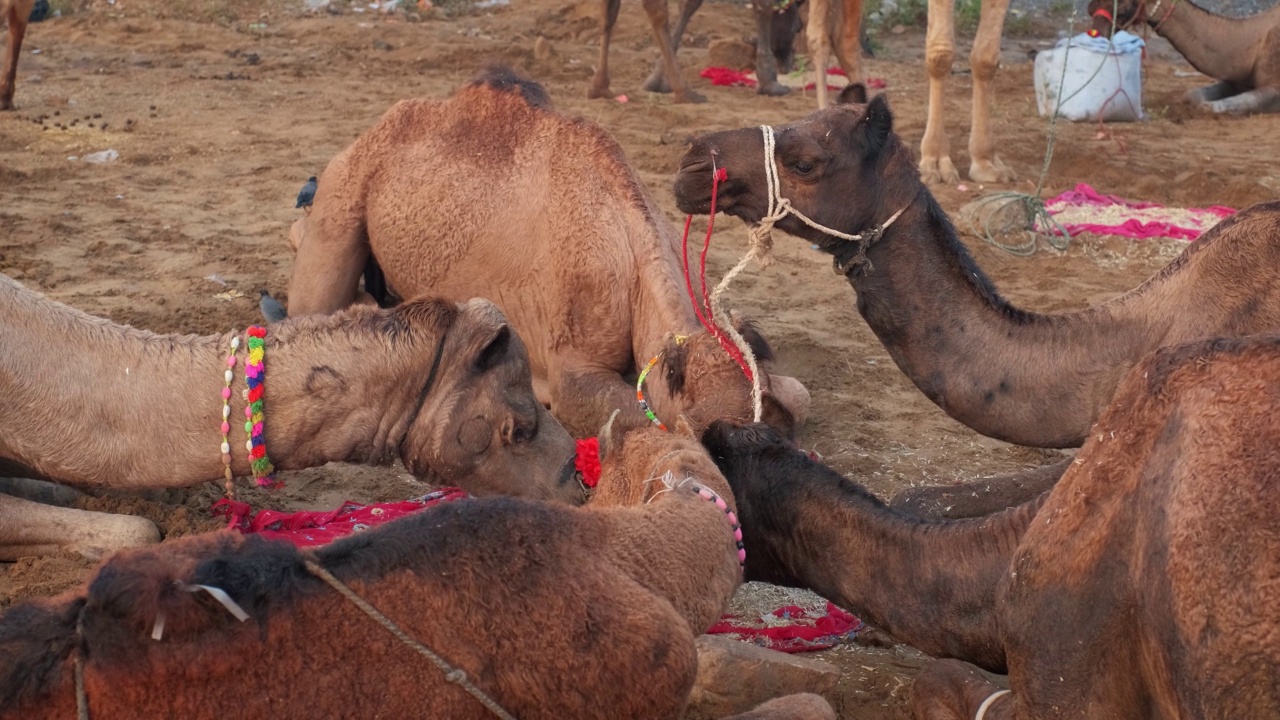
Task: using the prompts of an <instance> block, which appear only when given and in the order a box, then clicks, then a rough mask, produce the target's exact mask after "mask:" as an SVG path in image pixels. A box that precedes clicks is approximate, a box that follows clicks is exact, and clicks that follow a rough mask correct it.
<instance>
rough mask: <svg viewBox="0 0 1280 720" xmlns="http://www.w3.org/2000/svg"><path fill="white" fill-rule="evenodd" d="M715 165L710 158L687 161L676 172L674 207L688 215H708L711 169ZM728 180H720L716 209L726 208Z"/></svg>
mask: <svg viewBox="0 0 1280 720" xmlns="http://www.w3.org/2000/svg"><path fill="white" fill-rule="evenodd" d="M714 167H715V165H714V164H713V163H712V162H711V161H710V160H705V159H699V160H694V161H691V162H688V163H686V164H684V165H682V166H681V167H680V171H679V172H678V173H676V181H675V196H676V207H678V208H679V209H680V212H682V213H687V214H689V215H709V214H710V213H711V187H712V185H711V171H712V168H714ZM728 189H729V183H728V182H722V183H720V186H719V192H717V193H716V205H717V208H716V209H717V210H728V206H729V204H730V203H729V202H728V200H729V194H728V193H726V190H728Z"/></svg>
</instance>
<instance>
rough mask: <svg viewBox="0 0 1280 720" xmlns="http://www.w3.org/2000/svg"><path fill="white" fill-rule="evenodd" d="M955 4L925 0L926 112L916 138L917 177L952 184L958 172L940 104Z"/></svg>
mask: <svg viewBox="0 0 1280 720" xmlns="http://www.w3.org/2000/svg"><path fill="white" fill-rule="evenodd" d="M955 13H956V11H955V4H954V3H953V2H952V0H929V19H928V26H927V29H926V31H925V40H924V64H925V67H926V68H927V69H928V71H929V115H928V119H927V120H926V121H925V125H924V138H922V139H921V140H920V176H921V178H922V179H923V180H924V181H925V182H926V183H940V182H945V183H956V182H959V181H960V173H958V172H956V166H955V165H954V164H953V163H952V162H951V145H950V143H949V142H948V140H947V129H946V126H945V123H944V120H943V118H944V117H945V115H946V109H945V108H944V107H943V104H942V97H943V90H944V89H945V84H946V81H947V77H948V76H949V75H951V61H952V59H954V58H955V54H956V29H955Z"/></svg>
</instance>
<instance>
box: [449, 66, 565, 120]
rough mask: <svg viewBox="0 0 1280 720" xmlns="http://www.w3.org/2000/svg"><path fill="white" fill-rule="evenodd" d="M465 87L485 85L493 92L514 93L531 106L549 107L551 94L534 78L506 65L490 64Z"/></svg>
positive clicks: (546, 108) (540, 108)
mask: <svg viewBox="0 0 1280 720" xmlns="http://www.w3.org/2000/svg"><path fill="white" fill-rule="evenodd" d="M467 87H487V88H489V89H491V90H493V91H495V92H502V93H516V94H518V95H520V97H522V98H524V101H525V103H526V104H527V105H528V106H529V107H531V108H537V109H539V110H550V109H551V96H550V95H548V94H547V90H546V88H544V87H542V85H540V84H539V83H538V82H537V81H536V80H533V79H531V78H528V77H525V76H523V75H521V74H520V73H518V72H516V71H515V70H514V69H513V68H511V67H508V66H506V65H499V64H495V65H490V66H489V67H487V68H485V69H484V71H483V72H481V73H480V74H479V75H477V76H476V77H475V79H473V80H472V81H471V82H470V83H467Z"/></svg>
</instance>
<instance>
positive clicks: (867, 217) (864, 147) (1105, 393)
mask: <svg viewBox="0 0 1280 720" xmlns="http://www.w3.org/2000/svg"><path fill="white" fill-rule="evenodd" d="M840 100H841V104H839V105H836V106H834V107H831V108H828V109H826V110H820V111H818V112H816V113H813V114H811V115H809V116H808V117H806V118H805V119H803V120H801V121H799V122H795V123H791V124H789V125H783V126H780V127H777V128H773V132H774V134H775V137H776V142H777V145H776V151H775V154H774V158H772V160H773V161H774V162H775V163H776V165H777V168H778V178H779V182H780V190H781V194H782V196H783V197H785V198H788V199H789V200H790V201H791V204H792V206H794V207H795V208H796V209H797V210H799V211H800V212H802V213H804V215H806V216H807V217H809V218H811V219H813V220H814V221H816V222H817V223H820V224H822V225H825V226H826V227H828V228H832V229H834V230H836V231H839V232H842V233H846V234H850V235H858V236H860V237H861V238H862V239H860V240H854V241H849V240H843V239H837V238H835V237H832V236H828V235H826V234H824V233H822V232H820V231H818V230H815V229H813V228H810V227H809V226H808V225H805V224H803V223H802V222H801V221H799V220H798V219H796V218H795V217H794V216H787V217H785V218H784V219H782V220H781V221H779V222H778V223H777V225H776V227H778V228H780V229H782V230H784V231H786V232H787V233H790V234H792V235H795V236H797V237H800V238H803V239H805V240H806V241H807V242H812V243H817V244H818V246H819V247H820V248H821V249H822V250H824V251H825V252H827V253H830V254H831V255H833V256H834V260H835V265H836V269H837V272H842V273H843V274H844V275H845V276H846V277H847V278H848V280H849V284H850V285H851V286H852V287H853V289H854V292H855V293H856V295H857V305H858V311H859V313H861V315H862V317H863V319H865V320H866V321H867V324H868V325H869V326H870V327H871V329H872V331H874V332H875V334H876V337H878V338H879V339H880V341H881V342H882V343H884V346H885V348H886V349H887V350H888V351H889V354H890V356H891V357H892V358H893V360H894V362H896V363H897V364H898V367H899V368H901V370H902V371H903V372H904V373H906V375H907V376H908V377H910V378H911V380H912V382H914V383H915V384H916V387H918V388H920V390H921V391H922V392H924V394H925V395H927V396H928V397H929V399H930V400H932V401H933V402H934V403H936V404H937V405H938V406H939V407H941V408H942V409H943V410H944V411H946V413H947V414H948V415H950V416H951V417H953V418H955V419H956V420H959V421H960V422H962V423H964V424H965V425H968V426H969V427H971V428H973V429H974V430H976V431H978V432H980V433H982V434H983V435H987V436H990V437H994V438H998V439H1000V440H1005V441H1007V442H1012V443H1017V444H1020V445H1031V446H1037V447H1057V448H1062V447H1076V446H1079V445H1080V443H1081V442H1083V441H1084V439H1085V437H1086V435H1087V434H1088V432H1089V427H1090V426H1091V425H1092V424H1093V423H1094V421H1096V420H1097V419H1098V416H1099V415H1100V413H1101V412H1102V411H1103V409H1104V408H1106V407H1107V406H1108V405H1109V404H1110V402H1111V398H1112V396H1113V395H1114V393H1115V389H1116V386H1117V384H1118V383H1119V382H1120V379H1121V378H1122V377H1124V375H1125V374H1126V373H1127V372H1128V371H1129V369H1130V368H1131V367H1133V365H1134V364H1135V363H1137V362H1138V361H1139V360H1140V359H1141V358H1143V357H1144V356H1146V355H1147V354H1149V353H1150V352H1151V351H1153V350H1155V349H1156V348H1159V347H1164V346H1168V345H1174V344H1178V343H1181V342H1186V341H1190V340H1196V339H1203V338H1209V337H1235V336H1243V335H1250V334H1254V333H1262V332H1268V331H1272V330H1276V329H1280V203H1264V204H1260V205H1255V206H1253V207H1252V208H1249V209H1246V210H1244V211H1241V212H1239V213H1237V214H1235V215H1233V216H1231V217H1228V218H1226V219H1224V220H1223V221H1221V222H1219V223H1218V224H1217V225H1216V226H1214V227H1213V228H1211V229H1210V230H1208V231H1206V232H1205V233H1204V234H1203V235H1202V236H1201V237H1200V238H1199V239H1198V240H1197V241H1196V242H1194V243H1192V244H1191V245H1190V246H1188V247H1187V249H1186V250H1185V251H1183V253H1182V255H1180V256H1179V257H1178V258H1176V259H1175V260H1174V261H1173V262H1171V263H1170V264H1169V265H1168V266H1167V267H1165V268H1164V269H1163V270H1161V271H1160V272H1158V273H1156V274H1155V275H1154V276H1153V277H1151V278H1150V279H1149V280H1147V281H1146V282H1145V283H1143V284H1142V285H1141V286H1139V287H1138V288H1136V289H1134V290H1133V291H1131V292H1129V293H1126V294H1124V295H1122V296H1120V297H1118V298H1115V299H1114V300H1111V301H1109V302H1107V303H1104V304H1102V305H1098V306H1095V307H1092V308H1089V309H1087V310H1083V311H1080V312H1075V313H1064V314H1058V315H1041V314H1037V313H1031V312H1026V311H1024V310H1020V309H1018V308H1016V307H1014V306H1013V305H1011V304H1010V303H1009V302H1007V301H1006V300H1005V299H1004V298H1002V297H1001V296H1000V295H999V293H998V292H997V291H996V288H995V286H994V285H993V284H992V283H991V282H990V280H988V279H987V277H986V276H985V275H984V274H983V272H982V270H981V269H980V268H979V267H978V266H977V264H976V263H975V262H974V260H973V258H972V256H971V255H970V254H969V252H968V250H967V249H966V248H965V246H964V245H963V244H962V243H961V242H960V239H959V237H958V236H957V235H956V231H955V228H953V227H952V225H951V221H950V219H948V218H947V216H946V214H945V213H944V212H943V211H942V208H941V207H939V205H938V203H937V201H935V200H934V198H933V195H932V194H930V192H929V190H928V188H927V187H926V186H925V185H924V183H922V182H921V181H920V173H919V171H918V170H917V169H916V167H915V162H914V160H913V157H912V152H911V150H910V149H909V148H907V147H906V145H904V144H903V143H902V141H901V140H900V139H899V138H898V136H897V135H896V134H895V133H894V132H893V117H892V114H891V113H890V111H889V106H888V103H887V102H886V101H885V100H884V97H883V96H877V97H875V98H873V99H872V100H871V101H870V103H869V104H866V103H865V100H866V90H865V88H863V87H862V86H860V85H856V86H851V87H850V88H848V89H846V90H845V91H844V92H842V93H841V96H840ZM712 158H714V161H715V163H716V166H717V167H720V168H726V169H727V171H728V180H727V181H726V182H723V183H721V184H720V186H719V187H720V191H719V198H718V207H719V209H721V210H723V211H724V212H726V213H728V214H729V215H733V216H735V217H738V218H741V219H742V220H744V221H745V222H748V223H758V222H759V221H760V220H761V218H762V217H764V215H765V213H766V211H767V209H768V207H769V203H768V185H767V182H766V178H765V172H764V167H763V165H764V163H763V160H764V142H763V140H762V132H761V130H760V129H758V128H754V127H753V128H743V129H737V130H728V131H724V132H717V133H711V134H708V135H704V136H702V137H700V138H698V139H696V140H695V142H694V143H693V146H692V147H691V149H690V150H689V152H688V154H686V156H685V158H684V160H683V163H682V167H681V169H680V172H679V175H678V176H677V179H676V183H675V192H676V200H677V204H678V205H679V206H680V208H681V209H682V210H684V211H685V212H699V213H706V212H707V211H708V208H709V201H710V194H711V162H712ZM890 218H895V219H894V220H893V221H892V223H891V224H889V225H888V227H887V228H886V227H885V224H886V223H888V222H889V220H890Z"/></svg>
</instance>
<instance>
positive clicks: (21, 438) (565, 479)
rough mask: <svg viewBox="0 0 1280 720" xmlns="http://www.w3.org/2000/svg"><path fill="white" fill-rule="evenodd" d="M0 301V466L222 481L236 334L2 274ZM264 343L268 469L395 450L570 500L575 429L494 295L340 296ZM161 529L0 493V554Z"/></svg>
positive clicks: (123, 481) (88, 551) (92, 549)
mask: <svg viewBox="0 0 1280 720" xmlns="http://www.w3.org/2000/svg"><path fill="white" fill-rule="evenodd" d="M0 315H2V316H3V317H4V322H2V323H0V348H3V349H4V351H3V352H2V353H0V408H5V409H6V410H5V411H4V412H0V466H3V468H2V469H4V470H5V471H11V470H12V469H13V466H17V467H18V472H20V474H21V475H23V476H27V477H41V478H47V479H50V480H54V481H57V482H60V483H65V484H67V485H71V486H76V487H81V488H89V487H98V488H107V487H114V488H124V489H147V488H172V487H190V486H193V485H198V484H200V483H202V482H206V481H216V480H220V479H222V478H223V473H224V465H223V459H222V458H223V452H225V451H220V449H219V445H220V442H221V441H222V438H221V433H220V427H219V426H220V425H221V423H222V422H223V415H222V413H223V412H224V411H225V410H226V409H225V408H224V406H223V397H222V391H223V389H224V388H225V387H226V384H225V377H224V373H225V372H226V371H227V356H228V353H229V352H230V349H229V347H230V338H231V337H232V333H225V334H222V335H209V336H203V337H201V336H196V335H185V336H179V335H157V334H155V333H150V332H146V331H142V330H136V329H134V328H130V327H126V326H122V325H116V324H114V323H111V322H109V321H107V320H104V319H102V318H96V317H92V316H90V315H88V314H86V313H83V312H80V311H79V310H75V309H73V308H70V307H67V306H66V305H63V304H61V303H57V302H54V301H52V300H49V299H47V298H45V297H43V296H41V295H39V294H38V293H35V292H33V291H31V290H29V289H27V288H25V287H23V286H22V285H21V284H19V283H17V282H15V281H13V280H11V279H9V278H8V277H5V276H3V275H0ZM237 337H242V336H241V335H239V334H237ZM264 342H265V353H266V356H265V358H264V360H265V366H266V376H265V377H266V380H265V382H264V384H263V386H262V387H263V388H264V394H263V398H264V402H265V422H264V425H263V436H264V437H265V439H266V448H267V454H268V456H269V457H270V459H271V460H272V461H273V462H274V463H275V466H276V468H277V469H279V470H299V469H302V468H308V467H318V466H321V465H324V464H325V463H328V462H344V461H345V462H361V463H367V464H381V465H386V464H389V463H391V462H392V461H394V460H396V459H399V460H401V461H402V462H403V463H404V465H405V467H406V468H407V469H408V470H409V471H410V472H412V473H414V474H416V475H417V476H418V477H420V478H421V479H423V480H426V481H429V482H445V483H449V484H456V485H459V486H462V487H464V488H466V489H467V490H469V491H471V492H472V493H475V494H491V493H503V494H511V495H526V496H530V497H534V498H538V499H558V500H562V501H565V502H570V503H581V502H582V499H583V496H582V489H581V487H580V486H579V484H578V482H576V481H575V480H574V479H573V475H574V462H573V461H574V443H573V439H572V438H571V437H570V436H569V433H568V432H566V431H565V429H564V428H563V427H562V426H561V425H560V424H559V423H557V422H556V421H555V419H554V418H553V417H551V415H550V414H549V413H548V412H547V411H546V410H545V409H544V408H543V407H542V405H541V404H539V403H538V402H537V399H536V398H535V397H534V394H533V387H532V381H531V377H530V372H529V356H528V353H527V352H526V351H525V348H524V344H523V343H522V342H521V341H520V338H519V336H518V335H516V334H515V333H514V332H512V330H511V327H510V326H509V325H508V324H507V321H506V318H504V317H503V315H502V313H501V311H499V310H498V308H497V307H496V306H494V305H493V303H490V302H488V301H486V300H474V301H470V302H466V303H457V304H455V303H449V302H443V301H440V300H436V299H428V298H421V299H419V300H416V301H412V302H408V303H406V304H404V305H401V306H400V307H397V308H394V309H391V310H378V309H375V308H368V307H360V308H353V309H350V310H347V311H345V312H342V313H338V314H336V315H332V316H327V317H306V318H296V319H291V320H287V321H285V322H282V323H279V324H276V325H273V326H272V327H271V330H270V331H269V332H268V333H267V336H266V339H265V341H264ZM246 352H247V350H246V348H244V346H243V344H242V347H241V349H240V350H239V351H238V356H237V362H236V364H235V365H233V366H232V367H233V370H232V385H231V392H230V399H229V403H230V405H229V408H230V413H231V422H230V423H229V425H230V427H229V430H230V431H229V433H228V435H227V442H228V443H229V448H230V449H231V452H230V459H231V461H232V465H231V470H232V471H233V473H234V475H236V476H239V477H245V476H248V475H251V470H250V467H249V462H248V459H247V453H246V452H245V451H244V449H243V448H244V447H245V442H246V440H247V435H246V434H245V431H244V425H243V422H244V421H243V418H244V407H245V403H246V401H245V400H244V393H245V391H246V390H247V388H246V385H245V374H244V371H243V368H244V362H245V357H246ZM236 418H241V420H239V421H237V420H236ZM158 539H159V534H158V532H157V531H156V528H155V526H154V525H152V524H151V522H150V521H148V520H146V519H144V518H137V517H127V518H126V517H123V516H118V517H114V518H113V516H109V515H105V514H103V513H96V512H86V511H83V510H75V509H71V508H60V507H53V506H49V505H41V504H39V503H33V502H28V501H25V500H22V499H19V498H15V497H11V496H9V495H0V560H12V559H14V558H16V557H22V556H28V555H39V554H45V553H48V552H54V551H56V550H59V549H66V550H72V551H74V552H80V553H82V554H85V555H88V556H91V557H95V558H96V557H100V556H101V555H102V554H103V553H104V552H109V551H110V550H114V549H116V548H118V547H122V546H126V545H135V544H140V543H145V542H155V541H156V540H158Z"/></svg>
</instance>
